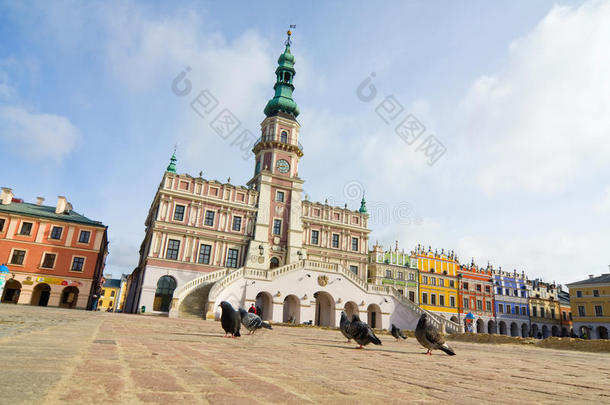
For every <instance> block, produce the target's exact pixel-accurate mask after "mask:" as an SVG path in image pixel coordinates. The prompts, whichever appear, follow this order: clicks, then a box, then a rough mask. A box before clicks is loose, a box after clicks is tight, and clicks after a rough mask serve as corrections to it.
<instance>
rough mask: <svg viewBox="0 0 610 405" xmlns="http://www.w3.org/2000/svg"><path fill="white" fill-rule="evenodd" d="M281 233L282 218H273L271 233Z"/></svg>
mask: <svg viewBox="0 0 610 405" xmlns="http://www.w3.org/2000/svg"><path fill="white" fill-rule="evenodd" d="M281 233H282V220H281V219H274V220H273V234H274V235H281Z"/></svg>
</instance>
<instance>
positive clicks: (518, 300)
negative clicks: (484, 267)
mask: <svg viewBox="0 0 610 405" xmlns="http://www.w3.org/2000/svg"><path fill="white" fill-rule="evenodd" d="M492 275H493V283H494V301H495V307H494V310H495V317H496V321H495V322H494V323H490V326H489V333H499V334H502V335H510V336H521V337H528V336H530V327H531V325H530V319H529V317H530V309H529V294H530V291H529V290H528V287H527V286H528V284H527V283H528V279H527V276H526V275H525V272H523V271H522V272H521V273H519V272H517V270H513V271H512V272H511V271H504V270H502V268H501V267H500V268H499V269H497V270H496V269H492Z"/></svg>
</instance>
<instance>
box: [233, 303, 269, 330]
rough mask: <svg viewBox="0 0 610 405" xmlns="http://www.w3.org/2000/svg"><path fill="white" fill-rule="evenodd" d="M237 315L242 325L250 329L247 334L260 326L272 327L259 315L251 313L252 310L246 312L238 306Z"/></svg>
mask: <svg viewBox="0 0 610 405" xmlns="http://www.w3.org/2000/svg"><path fill="white" fill-rule="evenodd" d="M239 315H240V317H241V323H242V325H244V327H245V328H246V329H248V330H249V331H250V333H248V334H252V333H254V332H256V330H257V329H260V328H266V329H273V328H272V327H271V325H269V324H268V323H267V322H264V321H263V320H262V319H261V317H260V316H258V315H256V314H253V313H252V312H248V311H246V310H245V309H243V308H239Z"/></svg>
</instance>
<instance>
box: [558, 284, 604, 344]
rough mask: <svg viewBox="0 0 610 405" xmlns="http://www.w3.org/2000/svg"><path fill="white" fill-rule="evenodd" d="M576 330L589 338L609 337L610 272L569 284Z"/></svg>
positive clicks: (580, 334) (581, 335)
mask: <svg viewBox="0 0 610 405" xmlns="http://www.w3.org/2000/svg"><path fill="white" fill-rule="evenodd" d="M567 286H568V288H569V289H570V306H571V308H572V317H573V325H574V331H575V333H577V334H578V335H579V336H580V337H584V338H588V339H608V331H609V330H610V273H605V274H602V275H601V276H597V277H595V276H594V275H593V274H591V275H589V278H588V279H586V280H582V281H577V282H575V283H571V284H568V285H567Z"/></svg>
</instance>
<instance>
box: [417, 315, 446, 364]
mask: <svg viewBox="0 0 610 405" xmlns="http://www.w3.org/2000/svg"><path fill="white" fill-rule="evenodd" d="M415 337H416V338H417V341H418V342H419V344H420V345H422V346H423V347H425V348H426V349H428V352H427V353H426V354H429V355H432V350H435V349H439V350H442V351H444V352H445V353H447V354H448V355H450V356H455V352H454V351H453V349H452V348H450V347H449V346H448V345H447V343H445V339H443V336H442V335H441V334H440V333H439V331H438V329H437V328H436V326H434V325H432V324H431V323H428V314H426V313H425V312H424V313H423V314H422V315H421V317H420V318H419V322H417V327H416V328H415Z"/></svg>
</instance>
